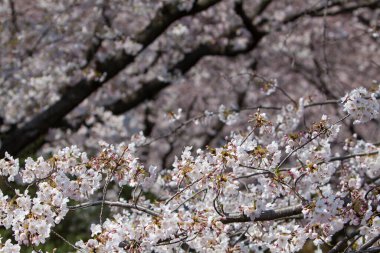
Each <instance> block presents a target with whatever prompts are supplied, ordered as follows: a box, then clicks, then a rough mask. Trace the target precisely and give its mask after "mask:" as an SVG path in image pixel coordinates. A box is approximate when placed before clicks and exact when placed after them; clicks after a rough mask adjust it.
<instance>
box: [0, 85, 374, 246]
mask: <svg viewBox="0 0 380 253" xmlns="http://www.w3.org/2000/svg"><path fill="white" fill-rule="evenodd" d="M377 92H378V91H377ZM368 95H369V96H370V97H371V98H373V97H374V96H376V94H374V93H371V94H370V93H368V91H367V90H366V89H364V88H358V89H357V90H353V91H352V92H350V93H348V94H347V95H346V96H345V97H344V98H342V99H341V103H343V110H344V111H346V112H349V113H350V114H349V115H346V116H344V117H343V118H341V119H340V120H337V121H335V122H332V121H331V120H330V119H329V118H328V117H327V116H325V115H323V116H322V119H321V120H320V121H319V122H316V123H315V124H313V125H312V126H311V127H310V128H308V129H304V130H302V131H298V132H295V133H289V131H288V133H286V132H283V131H280V129H281V127H282V128H284V129H285V127H286V128H287V129H288V130H289V127H290V128H291V126H292V125H293V124H294V120H300V119H301V117H302V114H303V113H305V110H308V108H309V107H310V106H308V105H307V104H304V103H303V102H302V101H303V100H302V99H301V100H300V103H299V104H298V105H297V107H293V109H292V110H288V109H286V110H285V109H283V110H281V111H279V115H281V116H282V117H277V118H276V117H275V115H273V117H270V116H269V115H266V114H265V113H261V112H260V111H258V112H257V113H256V114H255V115H254V116H253V118H252V119H251V120H250V122H251V126H252V128H255V129H254V130H255V131H254V132H253V129H252V130H250V131H249V132H247V133H233V134H232V135H231V138H230V139H229V141H228V142H227V143H226V144H225V145H224V146H222V147H218V148H210V149H208V150H201V149H199V150H196V152H195V153H194V154H192V152H191V150H192V148H191V147H187V148H185V150H184V151H183V153H182V155H181V157H180V158H176V160H175V162H174V163H173V169H172V170H168V171H161V172H158V171H157V167H154V166H151V167H150V168H149V169H144V166H143V165H142V164H141V163H140V162H139V160H138V158H137V157H136V156H135V152H136V149H138V147H139V146H141V145H142V144H143V143H144V140H142V141H141V140H140V143H134V142H130V143H128V144H120V145H117V146H114V145H109V144H107V143H101V144H100V145H101V147H102V151H101V152H100V153H99V154H97V155H96V156H94V157H92V158H88V156H87V154H86V153H84V152H82V151H80V150H79V149H78V148H77V147H75V146H72V147H68V148H65V149H63V150H61V151H59V152H58V153H56V154H54V155H52V156H51V158H49V159H47V160H45V159H44V158H42V157H39V158H38V159H36V160H34V159H31V158H28V159H26V161H25V166H24V168H20V166H19V160H18V159H14V158H13V157H11V156H9V155H8V154H6V157H5V158H4V159H2V160H1V161H0V164H1V176H3V177H5V178H6V180H7V181H9V182H12V181H14V180H15V179H17V178H18V181H19V183H22V184H24V185H27V187H26V189H25V190H18V189H15V190H14V195H13V196H8V195H5V194H3V193H2V192H1V195H0V205H1V215H0V217H1V220H0V222H1V223H0V224H1V225H2V226H3V227H5V228H6V229H10V230H12V231H13V236H14V237H13V238H14V240H15V242H16V244H12V242H11V241H10V240H7V241H6V242H5V243H3V244H1V247H2V248H1V250H2V251H3V252H18V251H19V250H20V246H21V245H26V246H32V245H40V244H43V243H45V242H46V240H48V239H49V237H50V234H51V233H52V231H53V229H54V227H55V226H56V224H59V223H60V222H61V221H62V220H63V219H65V216H66V215H67V213H68V212H69V211H70V210H71V211H75V210H77V209H83V208H88V207H91V206H101V208H102V209H101V210H103V208H104V207H105V206H113V207H118V210H120V212H117V213H115V214H114V215H113V216H112V218H111V217H110V218H106V219H105V220H103V217H102V213H101V214H100V223H99V224H92V225H91V231H92V234H91V237H92V239H90V240H88V241H78V242H76V243H75V244H73V245H72V246H73V247H74V248H75V249H76V250H77V251H79V252H80V251H83V252H94V251H96V252H99V251H100V252H110V251H112V252H129V251H144V252H146V251H153V250H154V251H155V252H167V251H168V250H172V249H177V250H179V249H180V247H184V245H186V247H187V248H191V249H194V250H196V251H210V250H212V251H215V252H224V251H244V250H248V249H250V248H254V247H255V246H261V247H262V248H268V249H270V250H271V251H272V252H295V251H297V250H300V249H301V248H302V247H303V245H304V243H305V242H306V240H307V239H311V240H313V242H314V243H315V244H317V245H318V244H321V243H323V242H328V241H329V240H331V238H332V236H333V235H334V234H336V233H337V232H339V231H341V230H342V229H343V230H344V229H345V228H347V227H353V228H354V229H355V231H356V232H355V233H356V237H361V238H362V240H357V242H356V243H357V247H358V248H359V249H360V248H366V249H367V248H371V247H375V246H376V245H378V235H379V233H380V217H379V212H380V210H379V209H380V207H379V200H380V196H379V184H378V183H379V178H380V174H379V173H380V170H379V164H380V156H379V148H378V147H377V146H376V145H374V144H371V143H365V142H364V141H359V140H357V141H353V142H352V141H351V142H347V143H346V144H345V147H344V149H345V150H346V153H347V155H332V153H331V147H330V143H331V142H333V141H334V139H336V138H337V135H338V134H339V129H340V124H341V122H342V121H343V120H344V119H346V118H348V117H351V118H353V119H354V120H355V122H356V123H361V121H368V120H370V119H373V118H375V117H378V115H379V111H378V109H379V104H378V101H377V100H376V99H368V98H366V96H368ZM358 101H360V103H359V102H358ZM284 108H285V107H284ZM235 113H237V112H235ZM219 116H220V119H221V120H228V119H230V120H233V118H231V117H225V113H224V112H223V111H222V110H220V111H219ZM275 126H281V127H275ZM256 130H257V131H256ZM342 166H343V167H344V168H345V169H346V170H349V171H350V174H344V173H339V171H340V170H341V169H340V168H341V167H342ZM334 177H338V180H339V181H340V183H339V184H338V185H337V188H333V187H332V184H331V182H332V181H333V180H334ZM111 182H114V183H115V184H116V185H117V186H118V187H123V186H129V187H132V188H134V189H135V191H142V192H147V191H149V190H150V189H151V188H152V187H154V186H155V187H157V186H159V187H160V191H161V192H162V194H163V195H162V196H161V197H157V199H156V200H155V201H151V200H149V199H146V198H145V197H144V195H141V194H139V197H136V196H135V198H134V200H130V201H126V200H123V199H118V200H117V201H110V200H107V199H106V194H105V192H106V191H107V186H108V185H109V184H110V183H111ZM33 186H35V187H36V188H37V192H36V193H35V194H31V193H30V191H29V189H30V188H31V187H33ZM98 191H103V194H102V196H103V197H102V199H101V200H94V196H96V193H97V192H98ZM74 202H77V203H78V202H79V204H75V205H69V203H74ZM333 250H334V248H333V249H332V251H333Z"/></svg>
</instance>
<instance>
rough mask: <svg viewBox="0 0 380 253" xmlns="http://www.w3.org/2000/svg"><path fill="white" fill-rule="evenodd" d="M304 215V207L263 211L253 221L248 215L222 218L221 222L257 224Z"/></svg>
mask: <svg viewBox="0 0 380 253" xmlns="http://www.w3.org/2000/svg"><path fill="white" fill-rule="evenodd" d="M299 214H302V205H297V206H291V207H285V208H280V209H275V210H265V211H262V212H261V213H260V214H259V215H258V217H256V218H255V219H254V220H253V221H252V219H251V218H250V217H249V216H248V215H245V214H243V215H229V216H226V217H222V218H221V219H220V220H221V222H223V223H224V224H228V223H236V222H256V221H269V220H276V219H283V218H288V217H291V216H294V215H299Z"/></svg>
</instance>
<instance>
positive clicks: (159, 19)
mask: <svg viewBox="0 0 380 253" xmlns="http://www.w3.org/2000/svg"><path fill="white" fill-rule="evenodd" d="M220 1H221V0H203V1H197V3H196V4H195V5H194V6H193V8H192V9H191V10H189V11H183V10H179V9H178V8H177V2H174V3H168V4H165V5H164V6H163V7H162V8H161V9H160V10H158V12H157V14H156V16H155V17H154V18H153V19H152V21H151V22H150V24H149V25H148V26H147V27H146V28H145V29H144V30H142V31H141V32H140V33H138V34H137V35H136V36H135V37H134V38H133V40H134V41H135V42H137V43H139V44H141V45H142V49H141V51H142V50H143V49H145V48H146V47H148V46H149V45H150V44H151V43H152V42H153V41H154V40H155V39H156V38H157V37H158V36H160V35H161V34H162V33H163V32H165V30H166V29H167V28H168V27H169V26H170V25H171V24H172V23H173V22H174V21H176V20H177V19H180V18H182V17H184V16H187V15H193V14H196V13H198V12H201V11H203V10H205V9H207V8H208V7H210V6H212V5H215V4H216V3H218V2H220ZM141 51H140V52H141ZM135 57H136V55H129V54H127V53H126V52H125V51H124V50H121V51H119V52H116V53H115V54H114V55H111V56H109V57H108V58H107V59H106V60H104V61H103V62H97V64H96V72H99V73H101V75H102V76H103V77H104V78H103V79H100V80H99V79H92V80H88V79H82V80H80V81H79V82H77V83H76V84H74V85H73V86H70V87H69V88H68V89H67V90H66V92H65V94H63V95H62V96H61V99H60V100H58V101H57V102H56V103H54V104H53V105H51V106H50V107H49V108H47V109H46V110H44V111H42V112H41V113H39V114H37V115H36V116H35V117H34V118H32V119H31V120H30V121H29V122H27V123H25V124H24V125H23V126H22V127H20V128H18V129H16V130H14V131H12V132H11V133H10V134H8V135H7V136H5V137H4V138H3V139H2V140H1V141H2V145H1V148H0V157H3V156H4V154H5V152H6V151H7V152H8V153H10V154H11V155H17V154H18V153H19V152H20V151H21V150H23V149H24V148H26V146H27V145H29V144H31V143H32V142H34V141H35V140H37V139H38V138H40V137H41V136H42V135H44V134H45V133H46V132H47V131H48V130H49V128H51V127H52V126H53V125H56V124H57V123H58V122H60V121H61V120H62V119H63V118H64V117H65V116H66V115H67V114H68V113H69V112H71V111H72V110H73V109H74V108H76V107H77V106H78V105H79V104H80V103H81V102H82V101H83V100H85V99H86V98H87V97H89V96H90V95H91V94H92V93H93V92H95V91H96V90H97V89H99V88H100V87H101V86H102V85H103V84H105V83H106V82H107V81H109V80H110V79H112V78H113V77H115V76H116V75H117V74H118V73H119V72H120V71H122V70H123V69H124V68H126V67H127V66H128V65H129V64H130V63H132V62H133V61H134V59H135ZM139 95H140V94H139ZM140 96H141V95H140Z"/></svg>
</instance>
